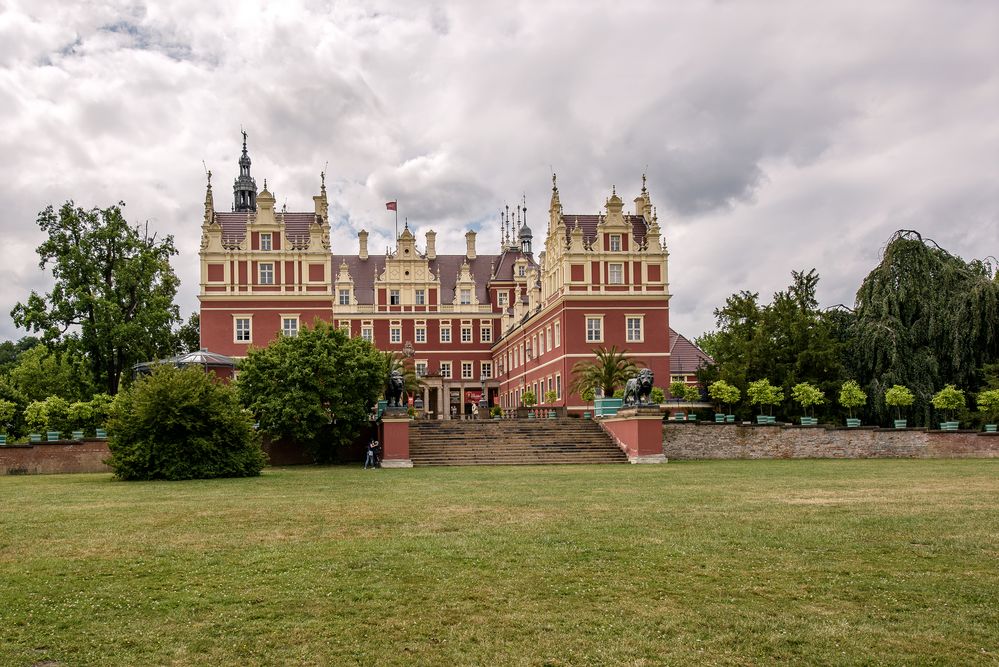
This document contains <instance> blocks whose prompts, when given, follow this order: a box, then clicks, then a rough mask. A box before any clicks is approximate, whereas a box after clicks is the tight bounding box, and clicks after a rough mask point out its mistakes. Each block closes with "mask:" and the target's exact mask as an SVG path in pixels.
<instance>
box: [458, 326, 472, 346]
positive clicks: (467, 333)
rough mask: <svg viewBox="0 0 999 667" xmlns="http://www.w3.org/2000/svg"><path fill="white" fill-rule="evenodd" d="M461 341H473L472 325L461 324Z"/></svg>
mask: <svg viewBox="0 0 999 667" xmlns="http://www.w3.org/2000/svg"><path fill="white" fill-rule="evenodd" d="M461 342H462V343H471V342H472V325H471V324H462V325H461Z"/></svg>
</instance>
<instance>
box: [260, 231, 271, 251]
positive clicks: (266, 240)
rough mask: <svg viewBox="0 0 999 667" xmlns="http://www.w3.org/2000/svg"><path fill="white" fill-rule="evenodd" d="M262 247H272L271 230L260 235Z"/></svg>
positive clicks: (266, 248) (264, 248) (267, 248)
mask: <svg viewBox="0 0 999 667" xmlns="http://www.w3.org/2000/svg"><path fill="white" fill-rule="evenodd" d="M260 249H261V250H270V249H271V235H270V233H269V232H266V233H263V234H261V235H260Z"/></svg>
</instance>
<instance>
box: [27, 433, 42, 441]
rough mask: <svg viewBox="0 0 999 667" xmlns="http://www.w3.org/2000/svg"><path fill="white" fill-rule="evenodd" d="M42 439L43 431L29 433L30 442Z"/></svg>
mask: <svg viewBox="0 0 999 667" xmlns="http://www.w3.org/2000/svg"><path fill="white" fill-rule="evenodd" d="M41 441H42V434H41V433H29V434H28V442H41Z"/></svg>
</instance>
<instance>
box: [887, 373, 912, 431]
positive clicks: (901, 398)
mask: <svg viewBox="0 0 999 667" xmlns="http://www.w3.org/2000/svg"><path fill="white" fill-rule="evenodd" d="M915 400H916V397H915V396H914V395H913V394H912V392H911V391H910V390H909V388H908V387H903V386H902V385H900V384H896V385H894V386H892V387H891V388H890V389H888V390H887V391H885V404H886V405H890V406H891V407H893V408H895V428H905V426H906V424H907V422H906V420H905V419H902V408H907V407H909V406H910V405H912V402H913V401H915Z"/></svg>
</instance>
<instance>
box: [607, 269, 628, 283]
mask: <svg viewBox="0 0 999 667" xmlns="http://www.w3.org/2000/svg"><path fill="white" fill-rule="evenodd" d="M607 283H608V284H610V285H623V284H624V264H610V265H608V266H607Z"/></svg>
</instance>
